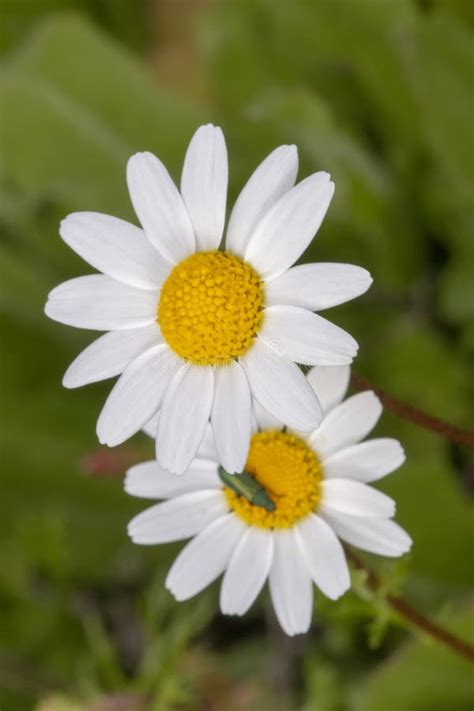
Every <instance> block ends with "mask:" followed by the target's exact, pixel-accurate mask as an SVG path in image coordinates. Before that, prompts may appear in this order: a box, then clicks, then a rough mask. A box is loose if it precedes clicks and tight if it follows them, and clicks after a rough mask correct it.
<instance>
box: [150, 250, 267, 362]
mask: <svg viewBox="0 0 474 711" xmlns="http://www.w3.org/2000/svg"><path fill="white" fill-rule="evenodd" d="M262 318H263V284H262V282H261V280H260V278H259V276H258V274H257V273H256V272H255V270H254V269H253V268H252V267H251V266H250V264H247V263H246V262H244V261H242V259H239V257H236V256H235V255H233V254H229V253H228V252H218V251H214V252H197V253H196V254H192V255H191V256H190V257H188V258H187V259H184V260H183V261H182V262H180V263H179V264H178V265H177V266H176V267H175V268H174V269H173V271H172V272H171V274H170V275H169V277H168V278H167V279H166V281H165V283H164V284H163V287H162V289H161V295H160V301H159V304H158V315H157V321H158V324H159V326H160V328H161V332H162V334H163V337H164V338H165V340H166V342H167V343H168V345H169V346H170V347H171V348H172V349H173V350H174V352H175V353H177V354H178V355H179V356H181V358H184V359H185V360H188V361H190V362H191V363H194V364H196V365H224V364H225V363H228V362H229V361H231V360H233V359H234V358H238V357H239V356H241V355H243V354H244V353H246V352H247V351H248V349H249V348H250V346H251V345H252V342H253V340H254V338H255V336H256V335H257V333H258V331H259V329H260V327H261V324H262Z"/></svg>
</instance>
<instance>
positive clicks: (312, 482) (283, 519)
mask: <svg viewBox="0 0 474 711" xmlns="http://www.w3.org/2000/svg"><path fill="white" fill-rule="evenodd" d="M245 471H247V472H248V473H249V474H250V475H251V476H252V477H253V478H254V479H255V480H256V481H257V482H258V483H259V484H260V485H261V486H263V487H264V489H265V490H266V492H267V494H268V496H269V498H270V499H271V500H272V501H273V502H274V504H275V509H274V510H273V511H267V510H266V509H265V508H263V507H262V506H257V505H255V504H252V503H251V502H250V501H249V500H248V499H247V498H246V497H245V496H240V495H239V494H237V493H236V492H234V491H232V489H229V488H228V487H226V488H225V489H224V493H225V495H226V498H227V502H228V504H229V506H230V508H231V509H233V511H234V512H235V513H236V514H237V516H239V517H240V518H241V519H243V520H244V521H245V522H246V523H248V524H249V525H250V526H258V527H259V528H290V527H291V526H293V525H294V524H295V523H296V522H297V521H299V520H300V519H302V518H304V517H305V516H307V515H308V514H309V513H310V512H311V511H314V509H315V508H316V507H317V506H318V504H319V501H320V497H321V492H320V488H321V486H320V485H321V478H322V472H321V465H320V463H319V461H318V458H317V457H316V454H315V453H314V452H313V451H312V450H311V449H310V448H309V447H308V445H307V444H306V443H305V442H304V441H303V440H302V439H301V438H300V437H298V436H296V435H294V434H290V433H287V432H281V431H276V430H270V431H265V432H258V433H257V434H255V435H253V437H252V440H251V443H250V451H249V456H248V459H247V464H246V466H245Z"/></svg>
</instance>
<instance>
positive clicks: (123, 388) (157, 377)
mask: <svg viewBox="0 0 474 711" xmlns="http://www.w3.org/2000/svg"><path fill="white" fill-rule="evenodd" d="M181 363H182V361H180V360H179V359H178V358H177V357H176V356H175V355H174V353H173V352H172V351H171V350H170V349H169V348H168V346H166V345H162V346H156V347H155V348H151V349H150V350H149V351H146V353H143V354H142V355H141V356H139V357H138V358H136V359H135V360H134V361H133V362H132V363H131V364H130V365H129V366H128V368H127V369H126V370H125V371H124V373H123V375H121V377H120V378H119V379H118V381H117V383H116V384H115V386H114V387H113V389H112V391H111V393H110V395H109V397H108V398H107V400H106V403H105V405H104V407H103V409H102V412H101V413H100V416H99V420H98V422H97V436H98V437H99V440H100V442H101V443H102V444H108V445H109V447H114V446H115V445H117V444H120V443H121V442H125V440H126V439H128V438H129V437H131V436H132V435H134V434H135V432H138V430H139V429H141V427H143V425H144V424H145V423H146V422H148V420H149V419H150V418H151V416H152V415H153V414H154V413H155V412H156V411H157V409H158V407H159V405H160V402H161V398H162V397H163V395H164V393H165V391H166V388H167V387H168V385H169V383H170V381H171V379H172V377H173V375H174V373H176V371H177V370H178V369H179V368H180V367H181Z"/></svg>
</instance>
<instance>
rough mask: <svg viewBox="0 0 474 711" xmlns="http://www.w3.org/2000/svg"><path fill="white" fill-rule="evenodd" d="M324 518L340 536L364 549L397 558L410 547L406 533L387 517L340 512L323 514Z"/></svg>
mask: <svg viewBox="0 0 474 711" xmlns="http://www.w3.org/2000/svg"><path fill="white" fill-rule="evenodd" d="M324 518H325V519H326V520H327V521H328V523H329V524H330V525H331V526H332V528H334V530H335V531H336V533H337V535H338V536H340V538H342V539H343V540H344V541H346V542H347V543H350V545H352V546H356V547H357V548H361V549H362V550H364V551H369V552H370V553H377V554H378V555H386V556H390V557H393V558H397V557H398V556H400V555H403V554H404V553H406V552H407V551H409V550H410V548H411V544H412V540H411V538H410V536H409V535H408V533H406V531H404V530H403V528H401V527H400V526H399V525H398V523H395V521H391V520H390V519H388V518H360V517H357V516H347V515H345V514H341V513H337V514H335V513H334V514H331V515H330V516H329V515H327V514H325V516H324Z"/></svg>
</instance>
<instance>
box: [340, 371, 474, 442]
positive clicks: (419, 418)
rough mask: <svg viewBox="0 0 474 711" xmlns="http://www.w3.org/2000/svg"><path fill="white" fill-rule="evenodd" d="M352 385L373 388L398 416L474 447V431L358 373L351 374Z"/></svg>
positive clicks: (356, 387) (452, 440)
mask: <svg viewBox="0 0 474 711" xmlns="http://www.w3.org/2000/svg"><path fill="white" fill-rule="evenodd" d="M351 385H352V386H353V387H354V388H355V389H356V390H373V391H374V393H376V395H378V396H379V398H380V400H381V402H382V404H383V406H384V407H386V408H387V410H390V411H391V412H393V413H394V414H395V415H398V417H403V419H405V420H409V421H410V422H414V423H415V424H416V425H419V426H420V427H424V428H425V429H426V430H431V431H432V432H436V433H437V434H439V435H441V436H442V437H446V439H449V440H451V442H456V444H461V445H463V446H464V447H468V448H469V449H474V431H472V430H466V429H462V428H461V427H455V426H454V425H451V424H449V422H445V421H444V420H440V419H439V417H433V415H428V413H427V412H423V410H419V409H418V408H416V407H413V405H409V404H408V403H406V402H403V401H402V400H399V399H398V398H396V397H393V395H389V393H386V392H385V391H384V390H382V389H381V388H377V387H374V386H373V385H372V384H371V383H370V382H369V381H368V380H366V379H365V378H364V377H362V376H361V375H358V374H357V373H352V375H351Z"/></svg>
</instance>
